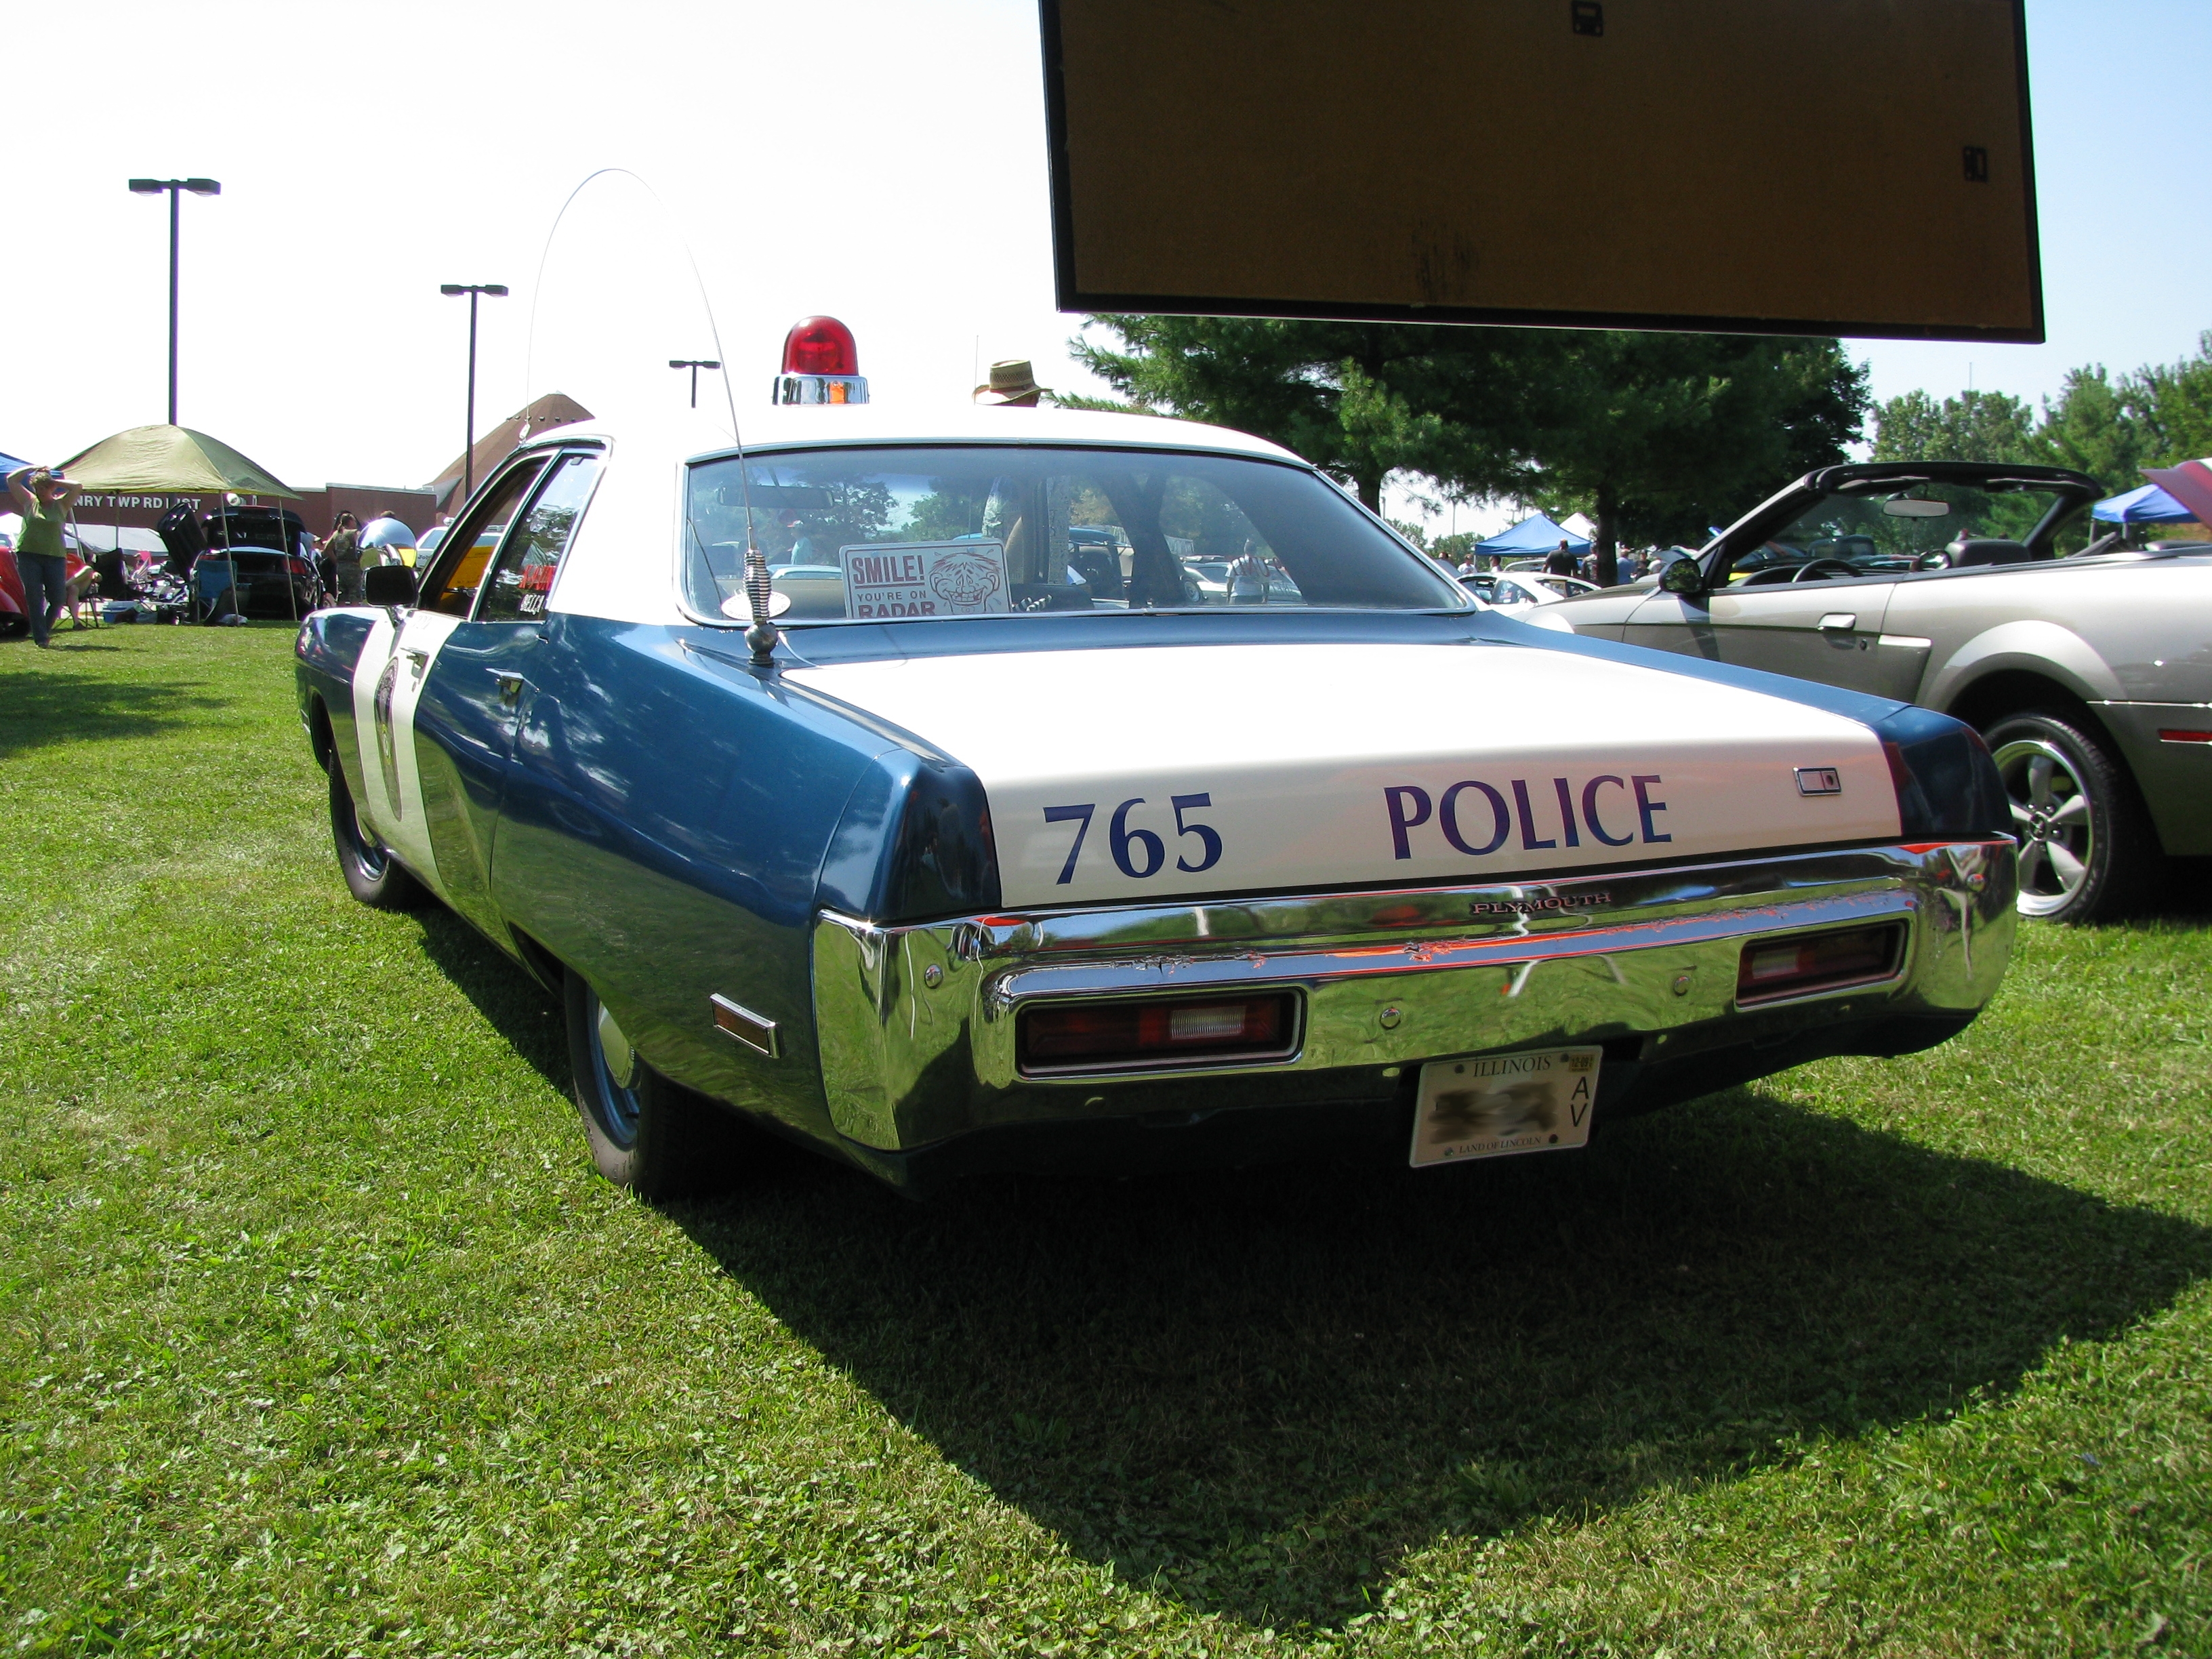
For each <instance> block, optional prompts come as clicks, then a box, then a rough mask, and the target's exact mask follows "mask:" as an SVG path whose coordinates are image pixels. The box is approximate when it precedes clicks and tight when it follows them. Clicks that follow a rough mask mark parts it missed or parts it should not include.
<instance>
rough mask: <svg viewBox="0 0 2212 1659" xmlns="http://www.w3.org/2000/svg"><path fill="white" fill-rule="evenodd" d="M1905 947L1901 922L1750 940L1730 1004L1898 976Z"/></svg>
mask: <svg viewBox="0 0 2212 1659" xmlns="http://www.w3.org/2000/svg"><path fill="white" fill-rule="evenodd" d="M1904 946H1905V924H1904V923H1902V922H1897V921H1887V922H1884V923H1882V924H1881V926H1880V927H1855V928H1853V929H1851V930H1850V932H1849V933H1815V934H1814V935H1812V936H1811V937H1810V938H1802V937H1801V938H1796V939H1765V940H1759V941H1755V942H1754V943H1753V944H1750V945H1745V946H1744V947H1743V962H1742V965H1741V967H1739V968H1738V969H1737V970H1736V976H1735V1000H1736V1001H1737V1002H1738V1003H1752V1002H1771V1001H1773V1000H1776V999H1778V998H1781V997H1802V996H1806V995H1809V994H1811V993H1813V992H1814V991H1839V990H1842V989H1843V988H1844V987H1846V986H1851V985H1866V984H1870V983H1872V982H1873V981H1876V980H1884V979H1887V978H1889V977H1890V976H1891V975H1893V974H1895V973H1896V972H1897V966H1898V962H1899V957H1900V955H1901V953H1902V951H1903V950H1904Z"/></svg>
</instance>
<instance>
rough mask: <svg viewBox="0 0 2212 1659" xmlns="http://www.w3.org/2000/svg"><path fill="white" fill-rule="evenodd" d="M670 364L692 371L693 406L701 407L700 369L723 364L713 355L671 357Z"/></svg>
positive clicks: (717, 366)
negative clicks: (716, 360)
mask: <svg viewBox="0 0 2212 1659" xmlns="http://www.w3.org/2000/svg"><path fill="white" fill-rule="evenodd" d="M668 366H669V368H688V369H690V371H691V407H692V408H694V409H696V408H698V407H699V371H700V370H701V369H702V368H720V367H721V364H720V363H718V362H715V361H714V359H713V358H712V357H671V358H670V359H669V360H668Z"/></svg>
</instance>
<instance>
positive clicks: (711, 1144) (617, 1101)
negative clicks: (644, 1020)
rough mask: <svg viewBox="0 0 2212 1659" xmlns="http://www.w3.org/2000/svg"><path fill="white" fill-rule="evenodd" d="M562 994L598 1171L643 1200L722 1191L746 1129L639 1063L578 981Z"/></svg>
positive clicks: (572, 1065) (571, 1059)
mask: <svg viewBox="0 0 2212 1659" xmlns="http://www.w3.org/2000/svg"><path fill="white" fill-rule="evenodd" d="M567 991H568V994H567V1005H568V1066H569V1071H570V1073H571V1074H572V1076H573V1078H574V1085H573V1086H574V1092H575V1097H576V1109H577V1110H579V1111H580V1112H581V1113H582V1114H583V1117H584V1132H585V1133H586V1135H588V1136H589V1137H590V1138H591V1142H592V1162H593V1163H594V1164H598V1165H599V1173H600V1174H601V1175H603V1176H605V1177H606V1178H607V1179H608V1180H609V1181H611V1182H614V1183H615V1185H616V1186H617V1187H627V1188H629V1189H630V1190H631V1191H633V1192H635V1193H636V1194H638V1195H639V1196H640V1197H641V1198H673V1197H677V1196H679V1195H681V1194H686V1193H702V1192H711V1191H714V1190H717V1189H719V1188H722V1187H726V1186H727V1185H728V1184H729V1183H730V1181H731V1179H732V1176H734V1174H735V1173H736V1169H737V1164H738V1156H739V1147H740V1145H741V1143H742V1140H743V1139H744V1127H743V1126H742V1125H740V1124H739V1123H738V1121H736V1120H735V1119H734V1118H732V1117H731V1116H730V1115H729V1114H728V1113H726V1112H724V1111H721V1110H720V1109H717V1108H716V1107H714V1105H713V1104H712V1103H709V1102H708V1101H706V1100H703V1099H702V1098H701V1097H699V1096H697V1095H695V1094H693V1093H692V1092H691V1091H690V1090H688V1089H685V1088H683V1087H682V1086H680V1085H677V1084H674V1083H671V1082H670V1081H669V1080H668V1079H666V1078H665V1077H663V1076H661V1075H660V1073H658V1072H656V1071H654V1070H653V1068H652V1067H651V1066H647V1064H646V1063H645V1062H644V1061H643V1060H641V1059H639V1058H638V1056H637V1054H636V1051H635V1050H634V1049H633V1048H631V1047H630V1045H629V1038H628V1037H627V1036H625V1035H623V1030H622V1027H621V1026H619V1025H618V1024H616V1023H615V1018H614V1016H613V1015H612V1014H611V1013H610V1012H608V1011H607V1009H606V1008H605V1006H603V1005H602V1004H601V1003H600V1001H599V994H597V993H596V992H594V991H593V990H592V987H590V986H589V985H587V984H586V983H585V981H583V979H582V978H581V976H580V975H576V974H574V973H572V974H570V975H568V981H567Z"/></svg>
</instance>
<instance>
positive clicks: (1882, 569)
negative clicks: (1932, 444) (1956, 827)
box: [1531, 461, 2212, 921]
mask: <svg viewBox="0 0 2212 1659" xmlns="http://www.w3.org/2000/svg"><path fill="white" fill-rule="evenodd" d="M2103 493H2104V492H2103V490H2102V489H2100V486H2099V485H2098V484H2097V483H2096V481H2095V480H2093V479H2092V478H2090V477H2087V476H2086V475H2084V474H2082V473H2079V472H2073V471H2067V470H2065V469H2063V468H2058V467H2043V466H2010V465H1982V464H1979V463H1972V462H1936V461H1928V462H1919V461H1895V462H1881V463H1869V464H1860V465H1846V466H1834V467H1825V468H1822V469H1821V470H1820V471H1817V472H1813V473H1809V474H1808V475H1807V476H1806V477H1802V478H1800V479H1799V480H1797V481H1796V483H1793V484H1791V485H1790V486H1789V487H1788V488H1787V489H1784V490H1782V491H1781V492H1780V493H1779V494H1778V495H1775V496H1774V497H1773V498H1772V499H1771V500H1770V501H1765V502H1763V503H1762V504H1761V505H1759V507H1755V508H1753V510H1752V512H1750V513H1747V514H1746V515H1745V516H1744V517H1743V518H1742V519H1741V520H1738V521H1737V522H1736V523H1735V525H1733V526H1730V527H1729V528H1728V529H1727V530H1725V531H1723V532H1721V534H1720V535H1719V536H1718V537H1717V538H1715V539H1714V540H1713V541H1712V542H1711V543H1710V544H1707V546H1706V547H1705V549H1704V550H1702V551H1701V552H1700V553H1699V556H1697V557H1696V559H1694V560H1685V561H1680V562H1677V563H1676V564H1674V565H1673V566H1670V567H1669V568H1668V570H1667V571H1666V572H1665V573H1664V574H1663V575H1662V578H1660V579H1658V580H1653V581H1647V582H1644V583H1641V584H1638V586H1636V587H1633V588H1629V589H1617V590H1613V591H1609V592H1604V593H1599V594H1594V595H1592V596H1590V597H1589V598H1586V599H1575V600H1571V601H1568V602H1566V603H1565V604H1562V605H1547V606H1546V607H1544V611H1543V613H1542V615H1541V617H1532V618H1531V620H1533V621H1536V622H1538V623H1540V624H1541V625H1542V626H1545V627H1548V628H1556V629H1562V630H1569V631H1572V632H1574V633H1577V634H1582V635H1590V636H1594V637H1597V638H1601V639H1610V640H1620V641H1624V642H1626V643H1627V644H1631V645H1641V646H1649V647H1656V648H1657V649H1660V650H1662V651H1669V652H1674V653H1680V654H1682V655H1685V656H1691V657H1697V658H1701V659H1706V660H1710V661H1717V662H1722V663H1730V664H1735V665H1741V666H1743V667H1747V668H1760V669H1765V670H1769V671H1773V672H1776V673H1784V674H1794V675H1797V676H1799V677H1801V678H1805V679H1808V680H1817V681H1820V682H1823V683H1825V684H1830V685H1834V686H1839V687H1844V688H1847V689H1849V690H1857V691H1863V692H1866V693H1869V695H1872V696H1882V697H1892V698H1895V699H1897V700H1899V702H1917V703H1918V704H1920V705H1922V706H1923V707H1924V708H1936V709H1941V710H1942V711H1943V712H1945V713H1947V714H1954V715H1956V716H1957V717H1958V718H1960V719H1961V720H1966V721H1967V722H1968V723H1969V724H1971V725H1972V726H1975V727H1977V728H1978V730H1980V731H1981V732H1982V733H1983V734H1984V738H1986V739H1987V741H1988V743H1989V744H1990V749H1991V750H1992V751H1993V752H1994V754H1995V756H1996V764H1997V769H1998V772H1999V774H2000V775H2001V776H2002V778H2003V780H2004V783H2005V787H2006V791H2007V793H2008V798H2009V801H2010V811H2011V815H2012V818H2013V822H2014V823H2015V827H2016V829H2017V831H2018V833H2019V835H2020V836H2021V889H2020V905H2021V909H2022V910H2023V911H2024V912H2025V913H2027V915H2033V916H2043V917H2048V918H2050V919H2051V920H2054V921H2093V920H2095V919H2098V918H2100V917H2104V916H2108V915H2113V914H2116V913H2117V912H2118V911H2119V910H2121V909H2122V908H2125V907H2126V906H2128V905H2130V904H2131V903H2133V902H2136V901H2138V900H2139V899H2141V898H2142V897H2143V896H2146V895H2147V894H2148V892H2149V891H2150V890H2152V888H2153V887H2154V884H2155V883H2156V880H2157V878H2158V875H2159V872H2160V868H2161V866H2162V860H2163V856H2164V855H2166V854H2173V855H2191V856H2203V855H2208V854H2212V544H2204V543H2189V544H2183V545H2182V546H2179V547H2174V548H2166V549H2161V550H2156V551H2150V550H2142V551H2136V550H2124V549H2120V548H2118V547H2117V546H2113V545H2112V544H2111V541H2110V538H2107V540H2106V543H2104V544H2093V547H2092V549H2091V550H2089V551H2088V552H2087V553H2083V554H2077V555H2075V556H2072V557H2069V558H2060V557H2058V556H2057V538H2058V536H2059V533H2060V532H2061V531H2062V530H2063V529H2064V528H2065V527H2066V526H2068V525H2069V523H2071V522H2072V521H2073V520H2075V519H2076V518H2077V517H2078V515H2079V514H2080V513H2082V512H2083V511H2084V510H2085V509H2086V508H2087V507H2088V505H2089V504H2090V503H2091V502H2092V501H2094V500H2096V499H2097V497H2098V496H2099V495H2102V494H2103ZM1746 567H1748V571H1747V569H1746Z"/></svg>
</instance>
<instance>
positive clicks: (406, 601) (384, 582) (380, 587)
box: [361, 564, 415, 610]
mask: <svg viewBox="0 0 2212 1659" xmlns="http://www.w3.org/2000/svg"><path fill="white" fill-rule="evenodd" d="M361 593H362V599H366V600H367V601H368V603H369V604H371V605H382V606H384V607H385V608H386V610H390V609H392V608H393V607H395V606H398V605H412V604H414V603H415V572H414V571H413V570H412V569H411V568H410V567H408V566H406V565H404V564H375V565H371V566H370V567H369V568H368V569H366V570H364V571H362V573H361Z"/></svg>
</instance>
